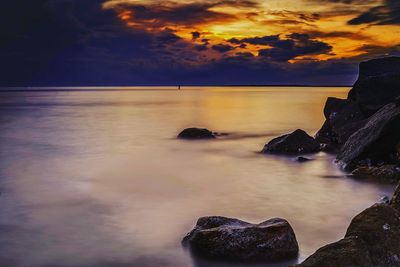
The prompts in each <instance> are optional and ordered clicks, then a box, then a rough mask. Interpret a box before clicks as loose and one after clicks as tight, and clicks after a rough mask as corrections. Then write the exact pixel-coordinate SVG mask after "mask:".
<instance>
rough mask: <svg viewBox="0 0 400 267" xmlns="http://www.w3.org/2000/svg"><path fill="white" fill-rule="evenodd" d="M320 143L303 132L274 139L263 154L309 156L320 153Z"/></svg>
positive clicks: (295, 132) (297, 131)
mask: <svg viewBox="0 0 400 267" xmlns="http://www.w3.org/2000/svg"><path fill="white" fill-rule="evenodd" d="M320 147H321V146H320V143H319V142H317V141H316V140H315V139H314V138H313V137H311V136H309V135H308V134H307V133H306V132H305V131H303V130H300V129H298V130H296V131H294V132H293V133H291V134H287V135H283V136H280V137H277V138H275V139H272V140H271V141H270V142H269V143H268V144H266V145H265V146H264V149H263V150H262V153H268V154H287V155H298V154H309V153H315V152H318V151H320V149H321V148H320Z"/></svg>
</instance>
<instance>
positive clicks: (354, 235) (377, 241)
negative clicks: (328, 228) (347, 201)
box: [298, 204, 400, 267]
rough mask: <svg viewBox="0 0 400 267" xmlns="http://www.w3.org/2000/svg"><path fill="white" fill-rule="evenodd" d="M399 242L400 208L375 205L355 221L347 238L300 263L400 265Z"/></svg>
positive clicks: (319, 264) (303, 266) (384, 266)
mask: <svg viewBox="0 0 400 267" xmlns="http://www.w3.org/2000/svg"><path fill="white" fill-rule="evenodd" d="M399 244H400V213H399V211H398V210H396V209H395V208H393V206H391V205H387V204H375V205H374V206H372V207H370V208H368V209H366V210H365V211H363V212H361V213H360V214H359V215H357V216H356V217H355V218H354V219H353V220H352V222H351V224H350V226H349V228H348V229H347V233H346V236H345V238H344V239H342V240H340V241H338V242H335V243H333V244H330V245H328V246H325V247H323V248H321V249H319V250H317V251H316V252H315V253H314V254H313V255H311V256H310V257H309V258H307V259H306V260H305V261H304V262H303V263H302V264H300V265H298V266H302V267H306V266H307V267H314V266H315V267H317V266H318V267H324V266H327V267H328V266H355V267H356V266H360V267H361V266H377V267H379V266H381V267H390V266H400V245H399Z"/></svg>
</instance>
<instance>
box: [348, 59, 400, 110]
mask: <svg viewBox="0 0 400 267" xmlns="http://www.w3.org/2000/svg"><path fill="white" fill-rule="evenodd" d="M359 72H360V74H359V78H358V80H357V81H356V83H355V85H354V87H353V89H352V90H351V91H350V92H349V96H348V99H351V100H353V101H356V102H357V103H358V104H359V105H360V106H361V108H362V109H363V111H364V112H365V113H366V114H368V113H369V114H372V113H374V112H375V111H377V110H378V109H380V108H381V107H383V106H385V105H386V104H388V103H390V102H392V101H393V100H394V99H395V98H396V97H397V96H399V95H400V57H385V58H378V59H373V60H369V61H366V62H362V63H361V64H360V71H359Z"/></svg>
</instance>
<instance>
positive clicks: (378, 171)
mask: <svg viewBox="0 0 400 267" xmlns="http://www.w3.org/2000/svg"><path fill="white" fill-rule="evenodd" d="M351 176H352V177H355V178H361V179H375V180H380V181H384V182H392V183H393V182H398V181H399V180H400V167H398V166H396V165H383V166H379V167H359V168H357V169H355V170H354V171H353V172H352V173H351Z"/></svg>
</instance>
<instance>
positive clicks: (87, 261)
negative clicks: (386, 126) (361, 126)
mask: <svg viewBox="0 0 400 267" xmlns="http://www.w3.org/2000/svg"><path fill="white" fill-rule="evenodd" d="M81 89H84V88H81ZM133 89H135V90H125V89H120V90H118V91H111V90H105V91H101V90H94V89H87V90H86V89H85V90H67V89H65V88H64V89H63V90H61V91H54V92H52V91H50V90H47V91H28V90H26V91H15V92H4V91H3V92H0V159H1V160H0V193H1V194H0V266H1V267H14V266H18V267H39V266H40V267H44V266H45V267H55V266H57V267H67V266H68V267H89V266H90V267H92V266H96V267H97V266H101V267H106V266H112V267H114V266H115V267H122V266H124V267H128V266H134V267H147V266H151V267H153V266H155V267H159V266H168V267H181V266H182V267H203V266H204V267H205V266H207V267H208V266H212V267H222V266H224V267H228V266H240V267H243V266H246V267H247V266H255V265H243V264H241V265H240V264H239V265H238V264H229V263H223V262H221V263H217V262H207V261H202V260H200V259H196V258H193V257H191V255H190V254H189V253H188V252H187V251H185V250H184V249H183V248H182V247H181V244H180V241H181V239H182V237H183V236H184V235H185V234H186V232H188V231H189V230H190V229H191V228H192V227H193V226H194V224H195V222H196V220H197V218H198V217H201V216H206V215H222V216H229V217H235V218H239V219H243V220H247V221H250V222H254V223H259V222H262V221H264V220H267V219H269V218H272V217H282V218H286V219H287V220H288V221H289V222H290V223H291V224H292V226H293V228H294V229H295V232H296V235H297V239H298V241H299V245H300V248H301V255H300V258H299V260H302V259H304V257H306V256H308V255H310V254H311V253H313V252H314V251H315V250H316V249H317V248H319V247H320V246H322V245H325V244H327V243H328V242H333V241H336V240H338V239H339V238H341V237H342V236H343V235H344V233H345V231H346V228H347V226H348V224H349V222H350V220H351V218H352V217H354V215H355V214H356V213H358V212H359V211H361V210H363V209H365V208H366V207H368V206H370V205H371V204H373V203H374V202H377V201H378V200H379V199H380V198H381V197H382V196H384V195H390V194H391V192H392V191H393V188H392V186H385V185H378V184H369V183H362V182H357V181H354V180H352V179H350V178H346V176H345V175H344V174H343V173H342V172H341V171H339V170H338V169H337V168H336V166H335V165H334V164H333V163H332V161H333V159H334V158H333V157H332V156H330V155H327V154H324V153H320V154H316V155H313V156H312V157H313V158H315V160H314V161H311V162H307V163H303V164H299V163H296V162H294V159H292V158H282V157H275V156H264V155H261V154H259V153H257V152H258V151H260V150H261V149H262V147H263V145H264V144H265V143H266V142H267V141H269V140H271V139H272V138H274V137H276V136H278V135H281V134H284V133H287V132H289V131H292V130H294V129H297V128H302V129H305V130H306V131H307V132H309V133H310V134H312V135H313V134H315V132H316V131H317V130H318V128H319V127H320V126H321V125H322V123H323V114H322V110H323V106H324V103H325V100H326V98H327V96H337V97H345V96H346V94H347V91H348V89H347V88H283V87H280V88H273V87H269V88H254V87H252V88H244V87H243V88H242V87H236V88H202V89H199V88H184V89H183V90H181V91H178V90H171V88H169V89H168V88H151V89H150V90H148V89H146V90H139V89H140V88H133ZM142 89H144V88H142ZM190 126H198V127H207V128H209V129H212V130H214V131H219V132H227V133H231V135H229V136H228V137H225V138H223V139H220V140H213V141H194V142H188V141H179V140H177V139H175V136H176V135H177V134H178V133H179V132H180V130H182V129H183V128H185V127H190ZM256 266H269V265H256ZM274 266H281V265H274ZM282 266H285V264H283V265H282Z"/></svg>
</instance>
